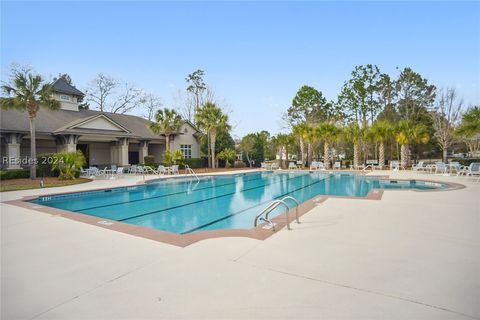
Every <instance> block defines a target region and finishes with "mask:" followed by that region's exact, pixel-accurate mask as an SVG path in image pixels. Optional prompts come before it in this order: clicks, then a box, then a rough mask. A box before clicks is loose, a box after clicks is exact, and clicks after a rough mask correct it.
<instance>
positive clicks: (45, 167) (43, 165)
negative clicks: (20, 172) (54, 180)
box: [37, 153, 60, 177]
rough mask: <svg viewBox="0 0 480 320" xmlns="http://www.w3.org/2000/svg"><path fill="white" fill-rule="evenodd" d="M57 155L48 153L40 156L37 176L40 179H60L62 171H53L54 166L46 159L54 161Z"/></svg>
mask: <svg viewBox="0 0 480 320" xmlns="http://www.w3.org/2000/svg"><path fill="white" fill-rule="evenodd" d="M55 155H56V154H55V153H46V154H42V155H39V156H38V157H37V159H38V165H37V176H40V177H58V176H59V175H60V171H59V170H58V169H55V170H52V164H51V163H50V161H47V160H46V159H54V158H55Z"/></svg>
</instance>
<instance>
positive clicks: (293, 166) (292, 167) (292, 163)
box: [288, 162, 297, 170]
mask: <svg viewBox="0 0 480 320" xmlns="http://www.w3.org/2000/svg"><path fill="white" fill-rule="evenodd" d="M295 169H297V165H296V164H295V162H289V163H288V170H295Z"/></svg>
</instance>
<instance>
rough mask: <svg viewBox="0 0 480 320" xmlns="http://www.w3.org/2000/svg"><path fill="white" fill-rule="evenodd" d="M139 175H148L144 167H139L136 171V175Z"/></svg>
mask: <svg viewBox="0 0 480 320" xmlns="http://www.w3.org/2000/svg"><path fill="white" fill-rule="evenodd" d="M137 173H140V174H145V173H148V172H147V171H146V170H145V168H144V167H142V166H137V168H136V170H135V174H137Z"/></svg>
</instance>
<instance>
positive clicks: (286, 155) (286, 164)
mask: <svg viewBox="0 0 480 320" xmlns="http://www.w3.org/2000/svg"><path fill="white" fill-rule="evenodd" d="M285 157H286V160H285V169H286V168H288V164H289V161H288V146H286V147H285Z"/></svg>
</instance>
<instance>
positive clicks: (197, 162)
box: [182, 158, 207, 169]
mask: <svg viewBox="0 0 480 320" xmlns="http://www.w3.org/2000/svg"><path fill="white" fill-rule="evenodd" d="M205 160H206V159H205V158H190V159H182V164H186V165H188V166H189V167H190V168H192V169H198V168H205V167H206V166H207V165H206V162H205Z"/></svg>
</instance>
